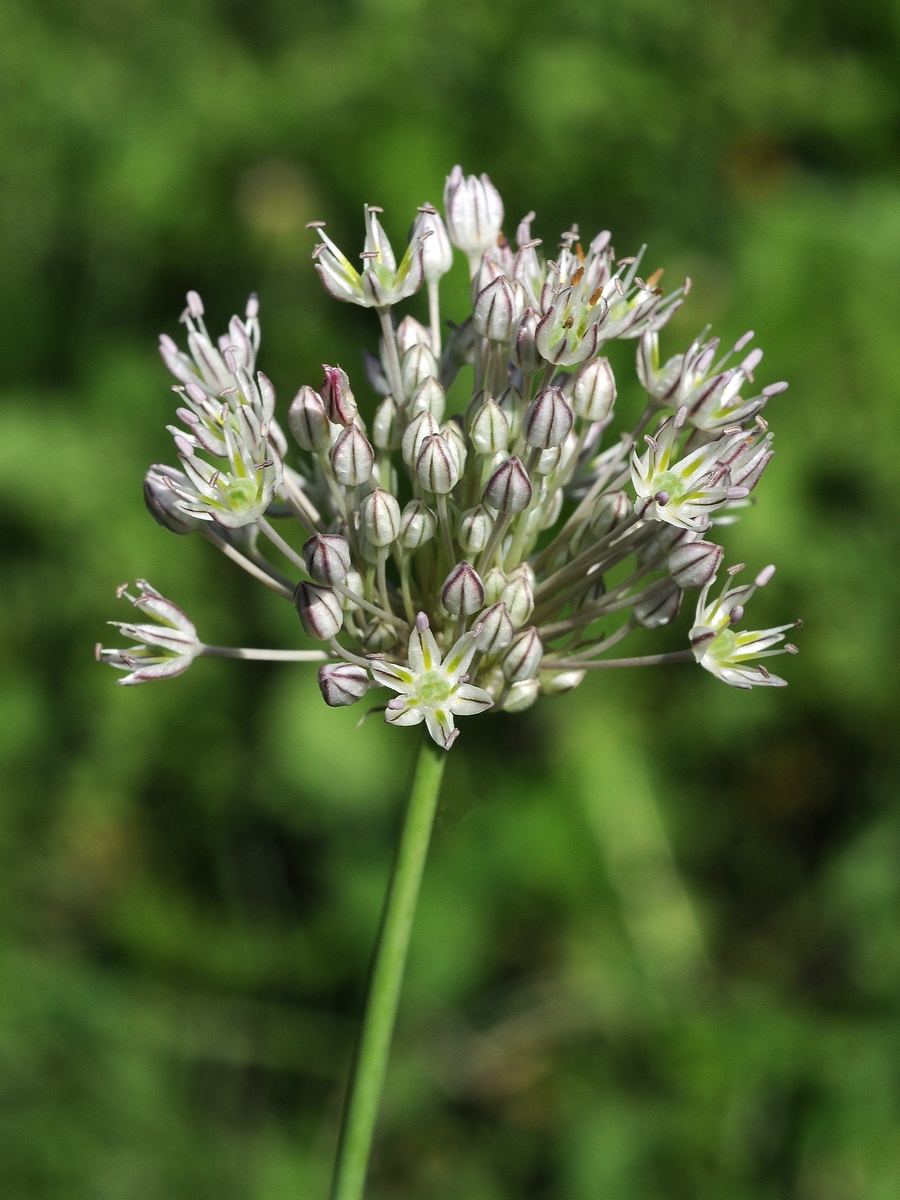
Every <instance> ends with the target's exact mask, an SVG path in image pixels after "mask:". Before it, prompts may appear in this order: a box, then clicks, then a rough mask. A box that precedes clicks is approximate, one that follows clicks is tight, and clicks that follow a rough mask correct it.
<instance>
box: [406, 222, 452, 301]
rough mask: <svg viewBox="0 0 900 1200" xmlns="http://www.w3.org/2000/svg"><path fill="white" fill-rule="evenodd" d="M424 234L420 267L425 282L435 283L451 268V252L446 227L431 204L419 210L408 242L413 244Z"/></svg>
mask: <svg viewBox="0 0 900 1200" xmlns="http://www.w3.org/2000/svg"><path fill="white" fill-rule="evenodd" d="M425 234H427V235H428V236H427V237H426V238H425V241H424V243H423V244H422V267H423V270H424V271H425V279H426V280H427V282H428V283H437V281H438V280H439V279H440V278H441V276H442V275H446V274H447V272H448V271H449V270H450V268H451V267H452V266H453V251H452V249H451V248H450V239H449V237H448V236H447V227H446V225H445V224H444V222H443V220H442V218H441V215H440V213H439V212H438V210H437V209H436V208H435V207H434V205H432V204H423V205H422V207H421V208H420V209H419V215H418V216H417V217H416V220H415V224H414V225H413V228H412V233H411V234H410V241H411V242H414V241H415V240H416V238H420V237H422V236H423V235H425Z"/></svg>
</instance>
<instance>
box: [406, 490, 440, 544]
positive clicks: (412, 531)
mask: <svg viewBox="0 0 900 1200" xmlns="http://www.w3.org/2000/svg"><path fill="white" fill-rule="evenodd" d="M436 526H437V522H436V521H435V519H434V514H433V513H432V512H431V510H430V509H429V508H427V507H426V505H425V503H424V501H422V500H410V502H409V504H407V506H406V508H404V510H403V513H402V515H401V517H400V532H399V534H398V541H399V542H400V545H401V546H402V547H403V549H404V550H418V549H419V548H420V547H422V546H424V545H425V543H426V542H430V541H431V539H432V538H433V537H434V531H435V528H436Z"/></svg>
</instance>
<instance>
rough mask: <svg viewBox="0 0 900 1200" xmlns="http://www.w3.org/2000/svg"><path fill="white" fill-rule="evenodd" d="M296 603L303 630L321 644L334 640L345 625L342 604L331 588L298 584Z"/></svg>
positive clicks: (295, 593) (295, 594) (304, 583)
mask: <svg viewBox="0 0 900 1200" xmlns="http://www.w3.org/2000/svg"><path fill="white" fill-rule="evenodd" d="M294 603H295V604H296V606H297V612H298V613H299V614H300V621H301V624H302V625H303V628H304V629H305V630H306V632H307V633H308V634H309V636H310V637H311V638H316V639H317V640H318V641H320V642H327V641H328V639H329V638H333V637H334V636H335V634H336V633H338V632H339V630H340V628H341V626H342V625H343V623H344V614H343V612H342V610H341V602H340V600H339V599H338V598H337V596H336V595H335V594H334V592H333V591H332V590H331V588H327V587H319V585H318V584H316V583H306V582H303V583H298V584H297V590H296V591H295V592H294Z"/></svg>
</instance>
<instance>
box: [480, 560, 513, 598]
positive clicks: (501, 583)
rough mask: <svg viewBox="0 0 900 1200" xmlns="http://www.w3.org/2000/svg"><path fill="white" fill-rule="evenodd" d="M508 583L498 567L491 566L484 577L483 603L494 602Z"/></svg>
mask: <svg viewBox="0 0 900 1200" xmlns="http://www.w3.org/2000/svg"><path fill="white" fill-rule="evenodd" d="M508 583H509V580H508V579H507V578H506V575H505V574H504V572H503V571H502V570H501V569H500V568H499V567H491V569H490V570H489V571H488V573H487V575H485V577H484V602H485V604H496V603H497V601H498V600H499V599H500V597H501V596H502V595H503V589H504V588H505V587H506V585H507V584H508Z"/></svg>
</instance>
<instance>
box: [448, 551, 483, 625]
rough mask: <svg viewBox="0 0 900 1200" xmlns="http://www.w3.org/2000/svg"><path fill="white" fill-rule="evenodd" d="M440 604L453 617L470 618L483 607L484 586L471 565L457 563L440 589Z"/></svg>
mask: <svg viewBox="0 0 900 1200" xmlns="http://www.w3.org/2000/svg"><path fill="white" fill-rule="evenodd" d="M441 603H442V604H443V606H444V608H446V610H447V612H448V613H452V614H453V616H454V617H459V616H466V617H468V616H471V615H472V613H477V612H478V611H479V609H481V608H482V607H483V605H484V584H483V583H482V582H481V579H480V578H479V575H478V572H477V571H476V570H475V568H474V567H473V566H472V565H471V563H467V562H461V563H458V564H457V565H456V566H455V567H454V568H453V570H452V571H451V572H450V574H449V575H448V576H447V578H446V579H445V580H444V586H443V587H442V588H441Z"/></svg>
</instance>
